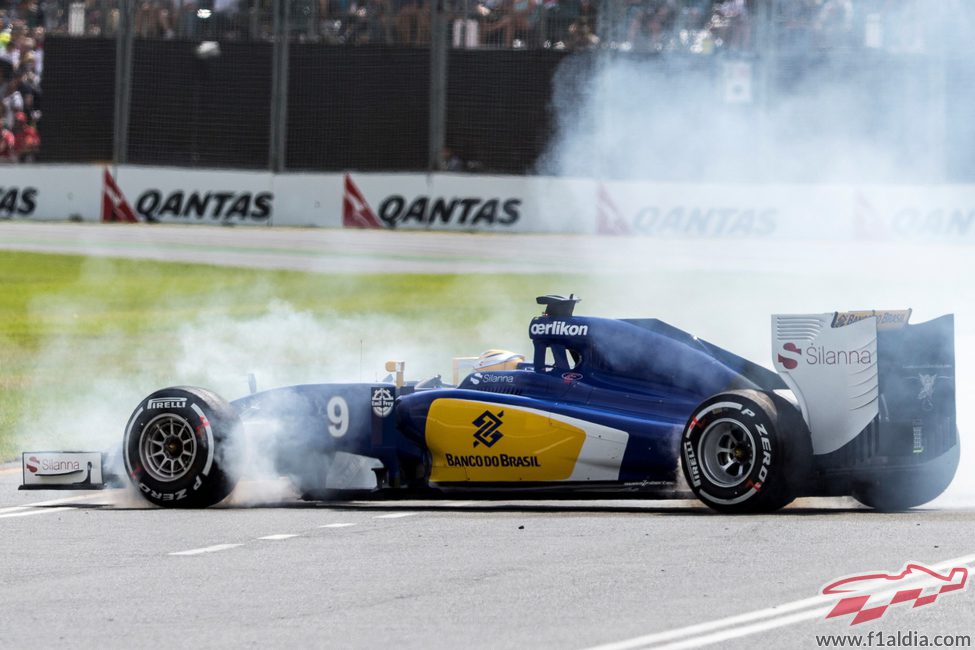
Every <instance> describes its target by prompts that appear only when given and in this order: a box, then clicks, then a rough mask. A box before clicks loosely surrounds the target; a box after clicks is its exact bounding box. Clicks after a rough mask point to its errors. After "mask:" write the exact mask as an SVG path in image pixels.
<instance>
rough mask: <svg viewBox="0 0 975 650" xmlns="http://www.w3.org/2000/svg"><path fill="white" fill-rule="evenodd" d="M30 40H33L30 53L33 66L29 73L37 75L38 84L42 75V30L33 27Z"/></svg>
mask: <svg viewBox="0 0 975 650" xmlns="http://www.w3.org/2000/svg"><path fill="white" fill-rule="evenodd" d="M31 38H33V39H34V51H33V52H31V55H32V57H33V59H34V64H33V66H32V67H31V71H32V72H33V73H34V74H35V75H37V82H38V84H40V81H41V75H42V74H44V28H43V27H35V28H34V29H33V30H31Z"/></svg>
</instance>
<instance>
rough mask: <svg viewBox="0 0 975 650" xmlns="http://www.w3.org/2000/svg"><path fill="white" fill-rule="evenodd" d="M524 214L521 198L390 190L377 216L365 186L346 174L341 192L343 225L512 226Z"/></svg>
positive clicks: (392, 226) (363, 226)
mask: <svg viewBox="0 0 975 650" xmlns="http://www.w3.org/2000/svg"><path fill="white" fill-rule="evenodd" d="M520 218H521V199H513V198H507V199H506V198H500V197H499V198H494V197H480V196H460V197H458V196H453V197H450V198H445V197H442V196H427V195H424V194H421V195H419V196H415V197H412V198H411V199H409V200H408V199H407V197H405V196H402V195H400V194H389V195H387V196H385V197H383V199H382V201H380V203H379V213H378V216H377V214H376V212H373V209H372V207H371V206H370V205H369V203H368V201H366V197H365V196H364V195H363V193H362V190H360V189H359V187H358V186H357V185H356V184H355V183H354V182H353V181H352V177H351V176H350V175H348V174H346V175H345V191H344V193H343V195H342V226H343V227H345V228H383V227H386V228H396V227H397V226H401V225H403V226H408V225H411V224H415V225H417V226H427V227H434V226H438V225H455V226H468V227H470V228H475V227H485V226H486V227H494V226H510V225H512V224H514V223H516V222H517V221H518V220H519V219H520Z"/></svg>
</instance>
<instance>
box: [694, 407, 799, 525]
mask: <svg viewBox="0 0 975 650" xmlns="http://www.w3.org/2000/svg"><path fill="white" fill-rule="evenodd" d="M681 461H682V462H681V465H682V467H683V471H684V478H685V479H686V480H687V484H688V485H689V486H690V488H691V490H692V491H693V492H694V494H695V495H696V496H697V497H698V498H699V499H700V500H701V501H703V502H704V503H705V504H707V505H708V506H709V507H711V508H713V509H714V510H717V511H719V512H728V513H748V512H772V511H774V510H778V509H779V508H781V507H783V506H785V505H786V504H788V503H789V502H791V501H792V500H793V499H794V498H795V497H796V496H797V495H798V494H799V493H800V492H801V490H802V488H803V486H804V485H805V482H806V480H807V477H808V474H809V468H810V466H811V463H812V444H811V441H810V437H809V432H808V430H807V429H806V426H805V422H804V421H803V420H802V417H801V416H800V414H799V411H798V410H797V409H796V407H794V406H793V405H792V404H790V403H789V402H788V401H786V400H785V399H783V398H781V397H779V396H778V395H775V394H774V393H765V392H760V391H756V390H740V391H730V392H727V393H721V394H718V395H715V396H714V397H711V398H709V399H707V400H705V401H704V402H703V403H702V404H701V405H700V406H699V407H697V409H695V411H694V415H693V416H691V418H690V420H689V421H688V423H687V425H686V426H685V427H684V433H683V435H682V436H681Z"/></svg>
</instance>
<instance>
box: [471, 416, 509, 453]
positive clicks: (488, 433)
mask: <svg viewBox="0 0 975 650" xmlns="http://www.w3.org/2000/svg"><path fill="white" fill-rule="evenodd" d="M502 417H504V411H499V412H498V414H497V415H495V414H494V413H491V411H484V412H483V413H481V414H480V415H478V416H477V417H476V418H474V421H473V422H471V424H473V425H474V426H475V427H477V431H475V432H474V446H475V447H477V446H478V445H479V444H482V443H483V444H484V446H485V447H488V448H490V447H493V446H494V443H496V442H497V441H498V440H501V437H502V435H503V434H502V433H501V432H500V431H499V430H498V429H500V428H501V424H502V423H501V418H502Z"/></svg>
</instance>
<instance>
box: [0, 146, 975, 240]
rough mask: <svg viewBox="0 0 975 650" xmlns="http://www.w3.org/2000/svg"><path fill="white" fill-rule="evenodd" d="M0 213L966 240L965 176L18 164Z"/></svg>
mask: <svg viewBox="0 0 975 650" xmlns="http://www.w3.org/2000/svg"><path fill="white" fill-rule="evenodd" d="M0 219H29V220H52V221H68V220H74V221H101V222H122V223H137V222H143V223H182V224H210V225H235V226H297V227H306V226H317V227H327V228H358V229H375V230H449V231H460V232H512V233H578V234H600V235H607V236H624V237H652V238H659V239H682V240H686V239H739V240H740V239H770V240H771V239H783V240H788V239H792V240H795V239H822V240H841V241H852V240H870V241H883V240H889V241H932V242H953V243H975V185H973V186H969V185H943V186H917V187H911V186H850V185H719V184H683V183H644V182H616V181H597V180H592V179H563V178H548V177H537V176H489V175H468V174H372V173H370V174H365V173H361V174H360V173H354V172H353V173H347V174H302V173H294V174H291V173H289V174H271V173H268V172H246V171H224V170H192V169H179V168H162V167H138V166H122V167H118V168H108V167H103V166H97V165H30V166H28V165H24V166H8V167H4V168H2V172H0Z"/></svg>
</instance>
